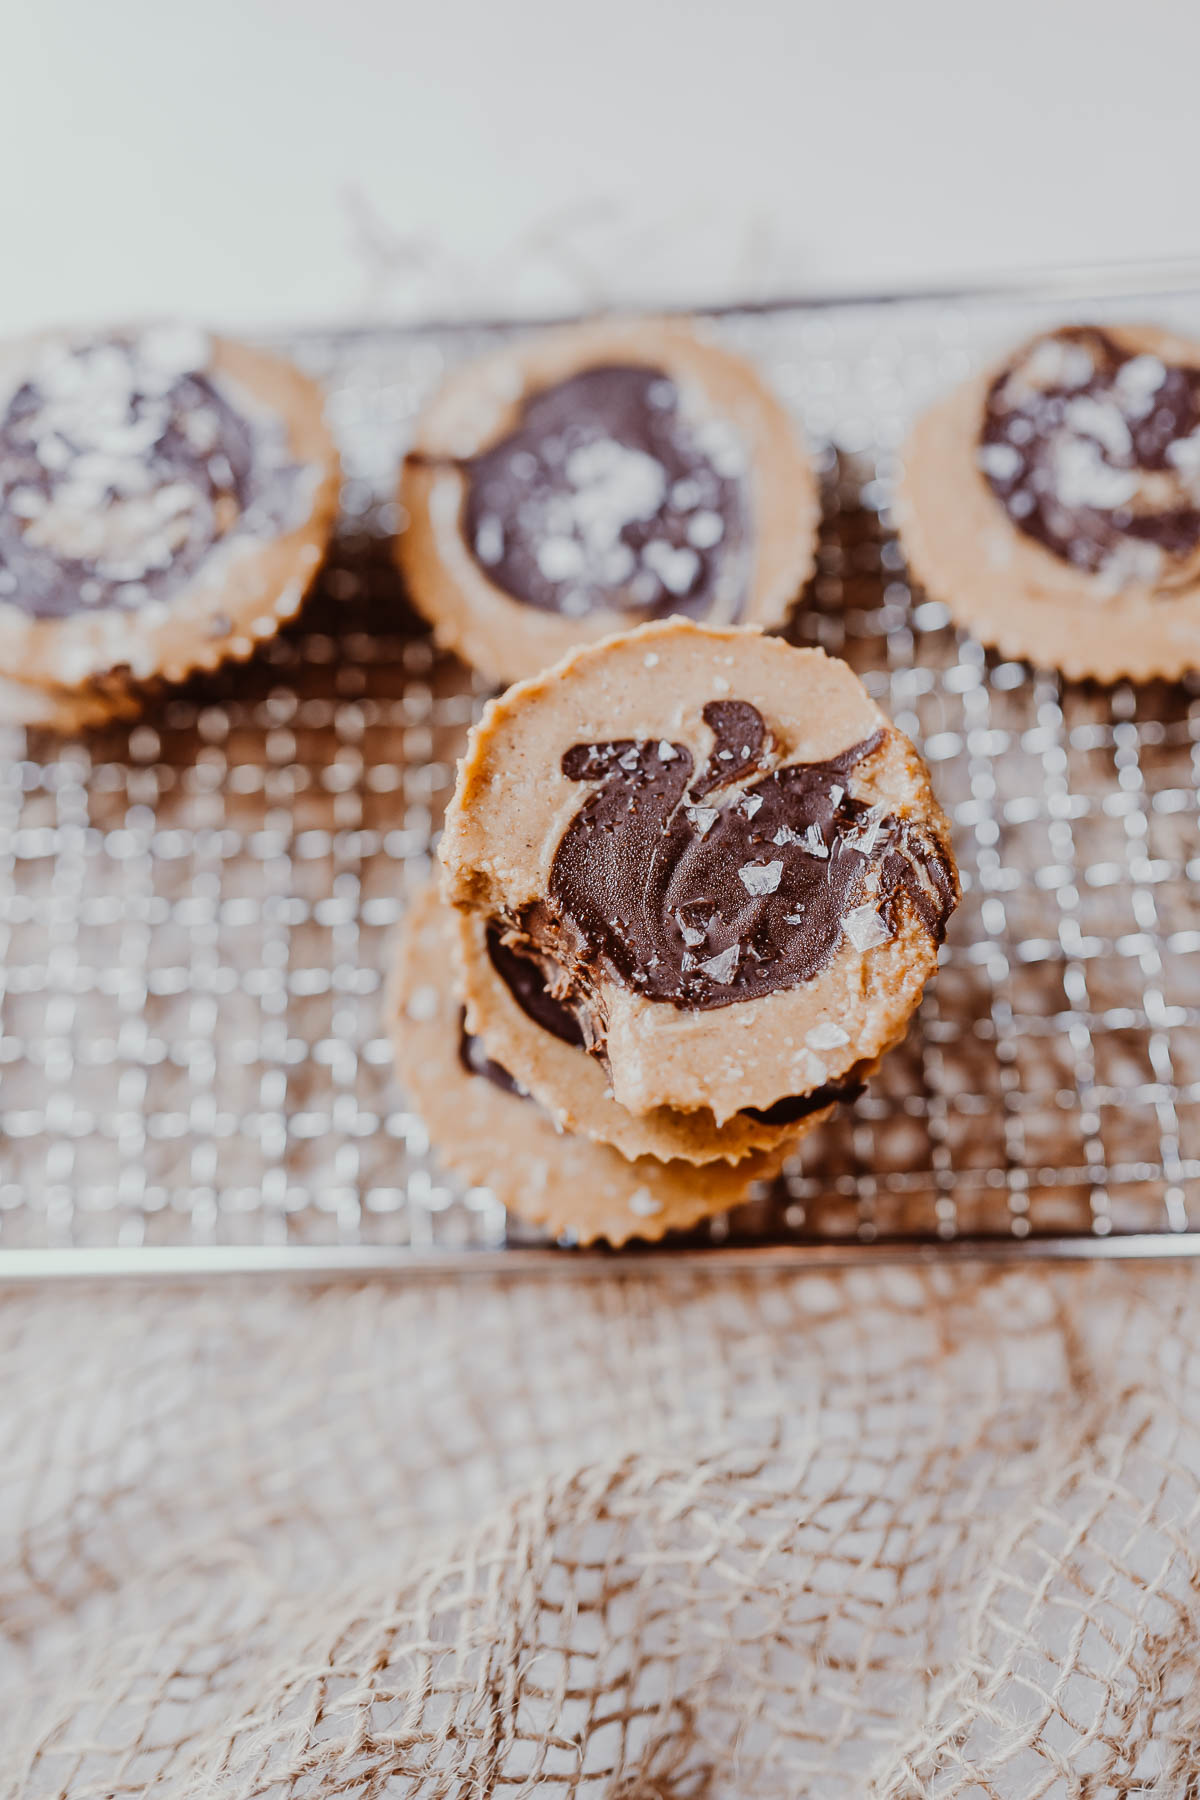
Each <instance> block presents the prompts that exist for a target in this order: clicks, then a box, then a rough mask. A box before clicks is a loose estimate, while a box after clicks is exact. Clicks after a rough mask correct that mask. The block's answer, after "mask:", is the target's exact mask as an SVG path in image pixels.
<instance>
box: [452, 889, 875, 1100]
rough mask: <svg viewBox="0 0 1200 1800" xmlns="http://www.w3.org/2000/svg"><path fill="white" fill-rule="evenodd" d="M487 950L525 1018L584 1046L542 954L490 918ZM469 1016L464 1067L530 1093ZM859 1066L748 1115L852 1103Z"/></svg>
mask: <svg viewBox="0 0 1200 1800" xmlns="http://www.w3.org/2000/svg"><path fill="white" fill-rule="evenodd" d="M487 952H488V957H489V959H490V961H491V964H492V967H493V968H494V969H495V971H496V973H497V975H499V977H500V979H501V981H503V983H504V985H505V987H507V989H508V991H509V993H510V994H511V995H512V997H513V999H514V1000H515V1001H516V1002H517V1005H518V1006H519V1007H520V1008H521V1011H522V1012H523V1013H524V1014H525V1015H526V1017H527V1018H529V1019H532V1020H533V1022H534V1024H535V1025H537V1026H539V1027H540V1028H541V1029H542V1030H543V1031H548V1032H550V1033H551V1034H552V1036H554V1037H556V1038H561V1040H562V1041H563V1043H565V1044H570V1045H571V1046H572V1048H574V1049H579V1050H582V1049H584V1048H586V1037H585V1033H584V1031H583V1028H582V1026H581V1025H580V1022H579V1020H578V1018H577V1017H576V1015H575V1014H574V1013H573V1012H572V1011H571V1009H570V1007H569V1006H566V1005H564V1004H563V1002H562V1001H561V1000H557V999H555V997H554V995H553V994H552V993H551V992H550V989H549V986H548V985H547V981H548V977H547V972H546V969H545V967H544V966H543V964H542V963H541V962H540V961H539V960H538V958H536V957H534V956H529V955H526V954H525V953H524V952H522V951H520V950H517V949H514V948H513V946H512V945H510V944H506V943H504V942H503V940H502V938H501V936H500V931H499V928H498V927H497V926H496V925H494V924H489V925H488V928H487ZM466 1017H467V1015H466V1011H465V1009H464V1010H463V1011H462V1012H461V1013H460V1014H459V1046H458V1056H459V1061H460V1062H461V1064H462V1066H463V1068H464V1069H466V1071H467V1072H468V1074H471V1075H482V1076H483V1078H484V1079H485V1080H486V1081H490V1082H491V1083H492V1085H493V1087H498V1088H500V1089H501V1090H502V1092H504V1093H506V1094H514V1095H515V1096H516V1097H517V1099H519V1100H527V1099H528V1098H529V1095H528V1094H527V1093H526V1091H525V1089H524V1088H523V1087H521V1085H520V1084H519V1082H517V1081H515V1080H514V1079H513V1077H512V1076H511V1075H510V1074H509V1072H508V1070H507V1069H506V1068H505V1067H504V1065H503V1063H498V1062H494V1061H493V1060H492V1058H491V1057H489V1055H488V1053H487V1051H486V1050H485V1049H484V1047H483V1044H482V1042H481V1040H480V1039H479V1038H477V1037H473V1036H472V1035H471V1033H470V1032H469V1031H468V1030H467V1025H466ZM860 1067H861V1065H858V1066H856V1067H855V1068H853V1069H851V1070H850V1071H849V1072H848V1073H847V1074H846V1075H845V1076H843V1077H842V1079H841V1080H840V1081H832V1082H827V1083H825V1085H824V1086H822V1087H819V1088H816V1089H814V1090H813V1092H812V1093H810V1094H794V1095H788V1096H787V1097H785V1098H784V1099H782V1100H777V1101H776V1102H775V1104H774V1105H773V1106H768V1107H754V1106H750V1107H747V1108H746V1109H745V1112H746V1116H747V1117H748V1118H752V1119H757V1120H758V1121H759V1122H760V1123H761V1124H764V1125H793V1124H795V1123H796V1122H797V1121H798V1120H800V1119H806V1118H808V1116H809V1115H810V1114H811V1113H814V1112H820V1111H821V1110H822V1109H823V1108H824V1107H826V1106H832V1105H834V1104H835V1102H837V1101H845V1102H847V1103H849V1102H852V1101H854V1100H857V1099H858V1097H859V1095H860V1094H861V1093H862V1091H863V1087H864V1085H865V1081H864V1079H863V1078H862V1076H861V1075H860V1073H859V1068H860Z"/></svg>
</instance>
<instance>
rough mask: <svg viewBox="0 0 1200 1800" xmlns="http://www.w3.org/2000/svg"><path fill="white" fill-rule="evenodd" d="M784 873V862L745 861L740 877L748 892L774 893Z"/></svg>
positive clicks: (739, 873) (755, 893) (740, 870)
mask: <svg viewBox="0 0 1200 1800" xmlns="http://www.w3.org/2000/svg"><path fill="white" fill-rule="evenodd" d="M782 874H783V863H782V862H769V863H743V865H742V867H741V868H740V869H739V870H738V879H739V881H740V882H741V884H742V886H743V887H744V888H745V890H746V892H747V893H748V894H754V895H759V894H773V893H774V892H775V890H776V888H777V887H778V886H779V881H780V877H781V876H782Z"/></svg>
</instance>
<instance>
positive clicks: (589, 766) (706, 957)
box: [525, 701, 957, 1009]
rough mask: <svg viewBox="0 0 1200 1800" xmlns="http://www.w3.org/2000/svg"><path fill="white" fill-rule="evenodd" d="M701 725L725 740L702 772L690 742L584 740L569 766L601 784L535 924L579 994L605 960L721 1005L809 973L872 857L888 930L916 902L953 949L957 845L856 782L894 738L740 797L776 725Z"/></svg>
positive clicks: (569, 772) (799, 768) (751, 713)
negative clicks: (889, 810)
mask: <svg viewBox="0 0 1200 1800" xmlns="http://www.w3.org/2000/svg"><path fill="white" fill-rule="evenodd" d="M703 717H704V720H705V723H706V724H707V725H708V726H709V727H710V729H711V730H712V732H713V737H714V744H713V750H712V752H711V754H710V756H709V759H708V762H707V764H706V766H705V768H704V770H703V771H702V772H701V774H700V776H699V778H698V779H697V780H695V781H693V779H692V758H691V755H690V754H689V752H688V751H687V749H686V748H685V747H684V746H683V745H682V744H674V743H666V742H661V741H660V742H658V743H652V742H643V743H636V742H634V741H632V740H630V739H623V740H620V741H618V742H612V743H599V744H576V745H574V746H573V747H572V748H571V749H570V750H568V751H567V752H566V754H565V755H564V757H563V759H562V770H563V773H564V775H566V776H567V777H568V779H570V780H572V781H581V782H588V783H590V784H592V785H591V792H590V793H589V794H588V796H587V798H586V799H585V800H584V802H583V805H582V806H581V807H580V809H579V811H578V812H577V813H576V815H575V817H574V819H573V820H572V821H571V824H570V825H569V826H568V828H567V830H566V832H565V833H564V834H563V837H562V839H561V841H560V843H559V846H558V849H557V851H556V853H555V857H554V863H553V865H552V868H551V875H550V883H549V895H548V900H547V903H546V904H544V905H543V906H542V907H541V908H539V909H538V910H537V916H536V917H534V916H532V915H531V916H530V918H529V919H528V920H526V921H525V928H526V930H527V931H528V933H529V935H530V937H531V938H532V939H533V941H535V942H536V943H538V944H539V947H541V948H544V949H546V950H548V952H549V953H550V954H551V955H553V956H554V957H555V960H556V961H559V962H561V963H562V964H563V965H564V967H566V968H567V969H569V970H570V971H571V973H572V979H573V980H574V981H575V982H576V983H577V984H578V985H579V986H581V987H582V988H584V989H586V987H587V986H588V983H589V980H590V978H591V977H590V973H589V972H590V971H592V970H594V969H596V968H597V966H599V967H600V968H601V969H603V970H607V971H610V972H611V974H612V975H613V976H615V978H616V979H617V980H619V981H620V982H621V983H622V984H623V985H625V986H626V987H629V988H632V989H635V990H636V991H637V992H639V993H642V994H644V995H645V996H646V997H647V999H650V1000H664V1001H668V1002H670V1003H671V1004H672V1005H675V1006H680V1007H694V1008H700V1009H708V1008H712V1007H720V1006H729V1005H731V1004H733V1003H734V1002H735V1001H742V1000H753V999H759V998H761V997H763V996H764V995H766V994H771V993H775V992H776V991H778V990H779V989H781V988H788V987H792V986H794V985H795V984H796V983H798V982H802V981H807V980H810V979H811V978H812V977H813V976H814V975H816V974H817V973H818V971H819V970H820V969H822V968H823V967H824V966H825V965H826V964H827V963H828V962H829V961H830V959H831V957H832V956H833V954H834V952H835V951H836V949H837V948H838V945H839V943H840V942H841V938H842V934H843V929H844V927H845V926H846V921H847V917H848V915H849V914H850V913H851V912H852V911H853V910H854V909H855V907H856V906H857V904H858V902H859V900H860V898H861V897H862V895H863V892H864V878H865V876H866V873H867V870H868V867H869V866H870V865H871V864H872V863H874V865H875V866H876V868H877V871H878V873H877V879H876V885H875V897H874V899H873V901H872V902H871V904H872V906H873V907H874V910H875V912H876V913H877V914H878V918H879V921H880V924H879V928H878V929H879V930H880V931H882V932H883V934H884V935H885V936H887V935H891V933H892V932H894V930H895V929H896V927H897V924H898V922H899V916H900V911H901V910H902V907H903V905H904V904H907V906H908V907H909V908H910V909H912V910H913V911H915V913H916V915H917V916H918V917H919V918H920V920H921V922H922V924H923V925H924V926H925V928H926V930H927V931H928V932H929V935H930V937H931V938H932V939H933V940H934V942H940V941H941V938H942V935H943V932H944V929H945V924H946V920H947V918H948V917H949V915H950V912H951V911H952V909H953V907H954V905H955V903H956V900H957V887H956V883H955V878H954V874H953V870H952V866H951V864H950V861H949V858H948V856H947V854H946V852H945V850H944V849H943V847H942V846H941V845H940V844H939V843H937V842H936V841H935V840H934V839H933V838H932V837H931V836H930V835H928V834H926V833H924V832H922V831H921V830H919V829H918V828H917V827H916V826H915V825H913V824H911V823H902V822H901V821H899V820H897V819H894V818H890V817H883V816H882V812H881V809H879V808H872V807H870V806H869V805H868V803H867V802H865V801H861V800H856V799H855V798H854V797H853V796H852V795H851V794H850V793H849V791H848V788H847V782H848V779H849V776H850V773H851V771H852V770H853V769H854V768H855V767H856V766H857V765H858V764H860V763H862V762H864V761H866V760H867V759H868V758H869V757H870V756H871V755H872V754H873V753H874V752H875V750H877V749H878V747H879V745H880V743H881V742H882V740H883V733H882V732H876V733H875V734H874V735H873V736H871V737H869V738H866V739H864V740H863V741H862V742H861V743H858V744H854V745H852V746H851V748H850V749H848V750H845V751H843V752H842V753H841V754H840V755H839V756H835V757H831V758H830V759H829V760H828V761H827V762H821V763H794V764H789V765H785V766H784V767H781V768H777V769H774V770H773V771H771V772H770V773H767V774H763V775H760V777H759V779H758V780H756V781H753V782H752V783H750V784H749V785H747V786H742V787H739V788H738V789H737V790H736V791H729V789H730V784H731V783H732V782H733V781H735V780H737V781H741V780H742V779H743V778H744V777H745V776H746V775H747V774H752V773H753V772H754V771H755V770H757V769H760V768H761V767H762V766H763V762H764V759H765V758H767V757H769V754H770V743H771V740H770V737H769V734H768V733H767V730H766V727H765V724H764V722H763V720H762V718H761V715H759V713H758V712H757V710H756V709H755V708H754V707H752V706H750V705H748V704H747V703H746V702H741V701H713V702H710V703H709V704H708V705H707V706H706V707H705V708H704V713H703ZM718 790H720V791H718ZM711 801H716V802H717V804H715V805H714V804H712V803H711ZM585 998H586V995H585Z"/></svg>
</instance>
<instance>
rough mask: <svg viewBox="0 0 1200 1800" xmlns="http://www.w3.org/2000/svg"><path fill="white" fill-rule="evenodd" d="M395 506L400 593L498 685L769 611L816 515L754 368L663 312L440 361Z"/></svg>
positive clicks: (812, 536) (804, 474) (797, 585)
mask: <svg viewBox="0 0 1200 1800" xmlns="http://www.w3.org/2000/svg"><path fill="white" fill-rule="evenodd" d="M399 499H400V505H401V508H402V512H403V515H404V518H405V521H406V522H405V524H404V526H403V529H402V530H401V533H400V536H399V539H398V556H399V561H400V567H401V569H402V571H403V573H404V575H405V578H406V581H407V584H408V587H409V590H410V593H411V595H412V598H413V601H414V603H415V604H416V606H417V607H418V609H419V610H420V611H421V612H422V613H423V614H424V616H425V617H426V618H427V619H429V620H430V622H431V623H432V625H433V629H434V634H435V636H436V638H437V640H438V642H439V643H440V644H442V645H443V646H445V647H447V648H449V649H452V650H455V651H457V652H458V653H459V654H460V655H461V656H462V657H464V658H465V660H466V661H467V662H470V663H472V664H474V665H475V667H477V668H478V669H480V670H482V671H483V673H484V674H486V675H488V676H490V677H491V678H492V679H493V680H494V681H496V682H507V681H513V680H517V679H519V678H520V677H521V676H525V675H531V674H533V673H535V672H536V671H537V670H539V669H542V668H545V667H546V666H547V665H548V664H550V663H552V662H554V661H556V660H557V659H558V658H559V657H561V656H562V655H563V654H564V653H565V652H566V651H568V650H570V649H571V648H572V647H573V646H574V645H577V644H580V643H585V642H588V641H590V640H593V639H598V638H602V637H606V636H608V635H609V634H610V633H612V632H614V631H618V630H622V629H624V628H626V627H628V626H631V625H636V624H638V623H639V622H642V621H645V620H649V619H654V618H661V617H664V616H666V615H668V614H682V615H685V616H688V617H691V618H694V619H697V620H701V621H705V622H707V623H710V624H716V625H722V624H732V623H735V622H742V623H752V624H760V625H775V624H778V623H780V622H781V621H782V620H783V619H784V618H785V617H786V615H787V612H788V610H789V609H790V607H791V606H792V604H793V602H794V601H795V599H796V597H797V595H798V594H799V592H800V589H801V588H802V586H803V584H804V582H805V581H806V580H807V578H808V575H809V573H810V572H811V569H812V566H813V554H814V547H815V543H816V534H817V525H818V521H819V516H820V506H819V495H818V488H817V481H816V477H815V475H814V473H813V468H812V464H811V461H810V459H809V456H808V453H807V450H806V448H805V446H804V443H803V440H802V437H801V435H800V433H799V430H798V428H797V427H796V425H795V424H794V423H793V421H792V420H791V418H790V417H789V415H788V414H787V412H786V411H785V409H784V408H783V406H782V405H781V404H780V402H779V401H778V400H777V399H776V398H775V396H774V395H773V394H772V393H771V392H770V390H769V389H768V388H767V387H766V386H765V385H764V383H763V381H762V379H761V378H760V376H759V375H758V374H757V373H756V372H755V370H754V369H753V368H751V366H750V365H749V364H748V363H746V362H744V361H743V360H742V359H741V358H739V357H737V356H734V355H731V354H730V352H729V351H727V350H724V349H722V348H721V347H720V346H719V345H718V344H716V343H714V342H712V341H711V340H710V339H709V338H707V337H705V336H703V335H702V334H701V333H700V331H699V329H698V328H694V327H690V326H687V325H684V324H681V323H668V322H664V321H660V320H613V321H601V322H596V323H592V324H588V325H582V326H578V327H573V328H570V329H566V330H560V331H555V332H550V333H546V334H543V335H542V336H540V337H536V338H532V339H530V340H529V341H528V342H526V343H525V344H523V345H519V346H517V347H515V348H506V349H504V350H501V351H499V352H497V353H496V354H494V355H492V356H488V357H484V358H483V359H481V360H479V361H477V362H473V363H471V364H469V365H468V366H467V367H465V368H462V369H460V370H457V371H456V372H455V373H454V374H452V375H451V376H450V377H449V378H448V379H447V380H446V382H445V383H444V385H443V386H442V387H441V388H440V389H439V391H438V392H437V394H436V395H435V396H434V398H433V400H432V402H431V403H430V405H429V407H428V409H427V410H426V412H425V414H424V416H423V417H422V419H421V421H420V423H419V425H418V428H417V433H416V438H415V441H414V443H413V446H412V449H411V450H410V452H409V454H408V456H407V457H406V459H405V462H404V467H403V472H402V475H401V480H400V492H399Z"/></svg>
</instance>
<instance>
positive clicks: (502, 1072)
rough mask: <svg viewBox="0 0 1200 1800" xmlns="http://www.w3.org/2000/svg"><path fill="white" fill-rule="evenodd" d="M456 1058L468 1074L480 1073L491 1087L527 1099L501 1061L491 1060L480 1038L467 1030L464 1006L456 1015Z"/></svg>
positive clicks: (520, 1098)
mask: <svg viewBox="0 0 1200 1800" xmlns="http://www.w3.org/2000/svg"><path fill="white" fill-rule="evenodd" d="M458 1060H459V1062H460V1063H461V1064H462V1066H463V1068H464V1069H465V1070H466V1072H467V1074H468V1075H481V1076H482V1077H483V1079H484V1080H485V1081H490V1082H491V1084H492V1086H493V1087H497V1088H499V1089H500V1091H501V1093H502V1094H513V1095H515V1097H516V1098H517V1099H518V1100H528V1098H529V1096H528V1094H527V1093H526V1092H525V1089H524V1088H523V1087H521V1086H520V1085H519V1083H517V1082H515V1081H514V1080H513V1078H512V1076H511V1075H510V1074H509V1072H508V1070H507V1069H506V1068H505V1067H504V1065H503V1063H498V1062H493V1061H492V1059H491V1057H490V1056H489V1055H488V1053H487V1051H486V1050H485V1049H484V1047H483V1043H482V1040H481V1039H479V1038H477V1037H474V1036H472V1034H471V1033H470V1032H469V1031H468V1030H467V1014H466V1009H465V1007H464V1009H463V1010H462V1012H460V1013H459V1015H458Z"/></svg>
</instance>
